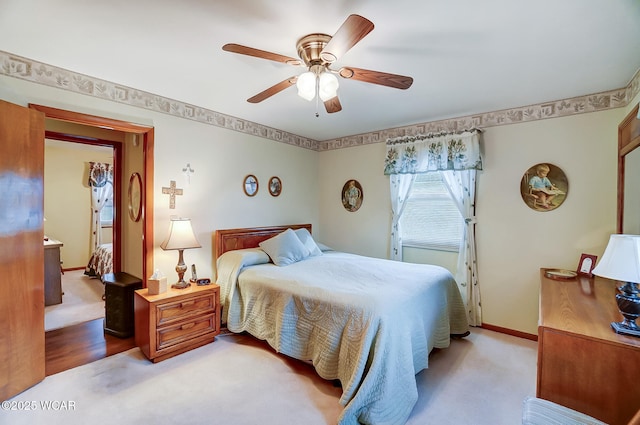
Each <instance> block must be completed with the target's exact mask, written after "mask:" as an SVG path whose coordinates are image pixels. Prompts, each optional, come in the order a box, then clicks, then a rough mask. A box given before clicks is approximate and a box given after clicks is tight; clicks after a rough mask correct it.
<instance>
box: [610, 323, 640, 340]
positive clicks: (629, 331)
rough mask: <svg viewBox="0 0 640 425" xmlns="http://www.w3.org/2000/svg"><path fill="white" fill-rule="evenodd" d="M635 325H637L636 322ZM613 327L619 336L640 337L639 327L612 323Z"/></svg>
mask: <svg viewBox="0 0 640 425" xmlns="http://www.w3.org/2000/svg"><path fill="white" fill-rule="evenodd" d="M633 324H634V325H635V322H634V323H633ZM611 327H612V328H613V330H614V331H615V333H617V334H624V335H632V336H637V337H640V328H638V326H635V327H634V326H628V325H627V324H626V323H624V322H611Z"/></svg>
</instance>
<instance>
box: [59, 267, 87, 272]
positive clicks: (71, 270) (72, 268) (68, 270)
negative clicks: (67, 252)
mask: <svg viewBox="0 0 640 425" xmlns="http://www.w3.org/2000/svg"><path fill="white" fill-rule="evenodd" d="M84 269H86V267H69V268H68V269H62V272H63V273H64V272H73V271H76V270H84Z"/></svg>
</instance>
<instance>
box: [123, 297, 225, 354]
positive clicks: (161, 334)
mask: <svg viewBox="0 0 640 425" xmlns="http://www.w3.org/2000/svg"><path fill="white" fill-rule="evenodd" d="M134 308H135V339H136V345H137V346H138V347H140V350H142V353H143V354H144V355H145V356H146V357H147V358H148V359H149V360H151V361H152V362H154V363H157V362H159V361H162V360H166V359H168V358H170V357H173V356H176V355H178V354H181V353H184V352H186V351H189V350H192V349H194V348H196V347H200V346H202V345H204V344H208V343H210V342H213V341H214V339H215V336H216V335H218V334H219V333H220V287H219V286H218V285H215V284H211V285H204V286H197V285H195V284H191V286H189V287H188V288H186V289H174V288H169V289H168V290H167V292H164V293H162V294H158V295H150V294H149V290H148V289H146V288H145V289H139V290H137V291H135V295H134Z"/></svg>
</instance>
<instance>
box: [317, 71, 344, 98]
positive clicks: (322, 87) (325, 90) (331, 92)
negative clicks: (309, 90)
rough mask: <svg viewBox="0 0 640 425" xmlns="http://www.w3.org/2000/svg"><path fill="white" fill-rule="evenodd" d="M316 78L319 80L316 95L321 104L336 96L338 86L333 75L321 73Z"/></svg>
mask: <svg viewBox="0 0 640 425" xmlns="http://www.w3.org/2000/svg"><path fill="white" fill-rule="evenodd" d="M318 78H320V82H319V88H318V90H319V93H318V95H319V96H320V99H322V101H323V102H324V101H327V100H329V99H332V98H334V97H336V96H337V95H338V86H339V84H338V79H337V78H336V76H335V75H333V74H330V73H328V72H323V73H322V74H320V76H319V77H318Z"/></svg>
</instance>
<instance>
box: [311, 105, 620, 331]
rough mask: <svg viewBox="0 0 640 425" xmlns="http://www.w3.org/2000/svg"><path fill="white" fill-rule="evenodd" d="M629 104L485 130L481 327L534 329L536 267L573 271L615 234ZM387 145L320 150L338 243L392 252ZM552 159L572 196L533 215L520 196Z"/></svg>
mask: <svg viewBox="0 0 640 425" xmlns="http://www.w3.org/2000/svg"><path fill="white" fill-rule="evenodd" d="M624 114H625V111H624V110H622V109H618V110H609V111H604V112H597V113H589V114H583V115H575V116H571V117H566V118H555V119H548V120H542V121H535V122H529V123H523V124H514V125H508V126H501V127H491V128H487V129H486V131H485V132H484V134H483V136H482V140H483V142H482V143H483V146H484V170H483V171H482V172H480V173H479V177H478V192H477V195H478V202H477V210H476V215H477V218H478V225H477V249H478V267H479V280H480V285H481V297H482V306H483V321H484V323H487V324H491V325H494V326H500V327H504V328H508V329H514V330H518V331H521V332H526V333H531V334H536V333H537V321H538V290H539V269H540V268H541V267H558V268H567V269H572V270H575V269H576V267H577V264H578V260H579V259H580V254H581V253H589V254H594V255H597V256H598V257H600V256H601V255H602V252H603V251H604V247H605V246H606V243H607V241H608V237H609V234H611V233H613V232H615V225H616V224H615V217H616V215H615V214H616V173H617V160H616V155H617V126H618V123H619V122H620V121H621V120H622V118H623V117H624ZM384 154H385V146H384V143H377V144H372V145H367V146H362V147H354V148H346V149H339V150H333V151H327V152H321V153H320V182H321V186H320V199H321V210H320V211H321V215H320V216H321V227H322V229H323V236H326V239H327V241H330V242H331V243H333V244H334V245H335V247H336V248H338V249H341V250H347V251H352V252H358V253H361V254H365V255H372V256H377V257H387V255H388V243H389V238H388V233H389V226H390V220H391V214H390V203H389V180H388V178H387V177H385V176H384V175H383V161H384ZM539 162H549V163H552V164H554V165H556V166H558V167H560V168H561V169H562V170H563V171H564V172H565V174H566V175H567V178H568V180H569V186H570V188H569V193H568V196H567V198H566V200H565V202H564V203H563V204H562V205H561V206H560V207H559V208H557V209H555V210H552V211H548V212H535V211H533V210H532V209H530V208H529V207H527V206H526V205H525V204H524V202H523V201H522V197H521V195H520V186H519V185H520V180H521V178H522V176H523V174H524V173H525V171H527V169H528V168H529V167H531V166H532V165H535V164H536V163H539ZM350 178H354V179H356V180H358V181H359V182H360V184H361V185H362V188H363V192H364V202H363V205H362V207H361V208H360V210H358V211H357V212H354V213H349V212H347V211H346V210H345V209H344V208H343V207H342V205H341V204H340V198H339V195H340V191H341V189H342V185H343V184H344V182H345V181H346V180H347V179H350Z"/></svg>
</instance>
